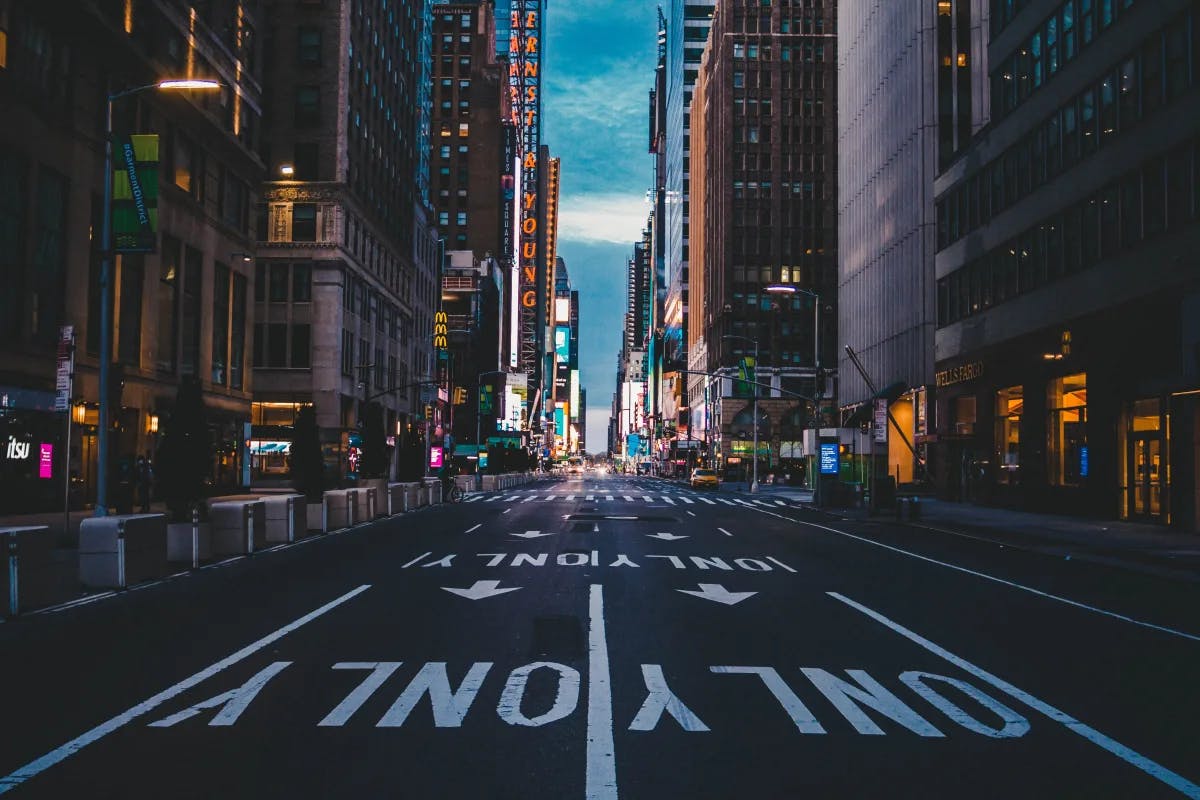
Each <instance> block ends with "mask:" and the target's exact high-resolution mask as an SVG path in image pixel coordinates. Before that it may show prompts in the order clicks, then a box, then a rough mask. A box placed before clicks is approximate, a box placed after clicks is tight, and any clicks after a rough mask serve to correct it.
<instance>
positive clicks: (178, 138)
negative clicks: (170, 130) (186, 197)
mask: <svg viewBox="0 0 1200 800" xmlns="http://www.w3.org/2000/svg"><path fill="white" fill-rule="evenodd" d="M173 160H174V167H175V169H174V173H175V185H176V186H178V187H179V188H180V189H183V190H184V191H185V192H187V193H188V194H190V195H191V196H192V197H193V198H194V199H196V200H202V199H203V198H204V192H203V187H204V162H203V156H202V154H201V152H200V148H198V147H196V145H195V143H194V142H193V141H192V140H191V139H189V138H187V137H186V136H184V135H183V134H179V133H177V134H175V152H174V154H173Z"/></svg>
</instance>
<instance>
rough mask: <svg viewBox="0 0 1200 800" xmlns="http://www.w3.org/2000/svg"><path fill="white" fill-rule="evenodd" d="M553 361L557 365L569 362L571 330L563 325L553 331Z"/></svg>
mask: <svg viewBox="0 0 1200 800" xmlns="http://www.w3.org/2000/svg"><path fill="white" fill-rule="evenodd" d="M554 360H555V361H557V362H558V363H559V364H566V363H567V362H568V361H570V360H571V329H570V328H568V327H567V326H565V325H559V326H558V327H556V328H555V329H554Z"/></svg>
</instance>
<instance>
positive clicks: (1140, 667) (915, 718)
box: [0, 475, 1200, 800]
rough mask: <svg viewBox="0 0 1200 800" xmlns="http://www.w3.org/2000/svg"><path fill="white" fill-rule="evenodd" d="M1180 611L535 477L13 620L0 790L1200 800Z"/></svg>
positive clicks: (1155, 592) (1179, 605) (1090, 586)
mask: <svg viewBox="0 0 1200 800" xmlns="http://www.w3.org/2000/svg"><path fill="white" fill-rule="evenodd" d="M1198 595H1200V591H1198V586H1197V584H1196V583H1195V582H1192V581H1189V580H1168V579H1163V578H1161V577H1156V576H1150V575H1144V574H1140V573H1138V572H1135V571H1130V570H1124V569H1120V568H1118V567H1115V566H1108V565H1104V564H1097V563H1089V562H1081V561H1079V560H1064V559H1061V558H1052V557H1048V556H1046V555H1043V554H1037V553H1030V552H1027V551H1023V550H1017V549H1012V548H998V547H995V546H992V545H988V544H985V543H982V542H976V541H970V540H964V539H961V538H956V537H950V536H945V535H942V534H938V533H936V532H932V531H923V530H921V529H918V528H913V527H909V526H899V525H896V524H889V523H877V522H848V521H839V520H837V519H834V518H833V517H830V516H827V515H822V514H817V513H815V512H810V511H806V510H803V509H801V508H799V507H797V506H795V505H793V504H792V503H790V502H787V501H783V500H778V499H774V498H771V497H769V496H767V495H762V496H752V495H745V494H737V493H732V492H727V491H721V492H709V493H702V492H696V491H692V490H690V489H687V488H684V487H682V486H680V485H678V484H671V483H667V482H665V481H661V480H657V479H651V478H633V477H626V476H619V475H616V476H601V475H584V476H579V477H571V478H570V479H566V480H556V479H545V480H541V481H538V482H536V483H533V484H527V485H525V486H523V487H521V488H520V489H519V490H513V491H506V492H491V493H482V494H470V495H468V496H467V498H466V501H465V502H463V503H461V504H457V505H437V506H432V507H429V508H426V509H423V510H421V511H417V512H413V513H409V514H404V515H400V516H396V517H391V518H386V519H382V520H379V521H377V522H373V523H368V524H365V525H359V526H356V527H354V528H351V529H348V530H345V531H343V532H340V533H336V534H331V535H326V536H317V537H313V538H310V539H305V540H302V541H301V542H300V543H297V544H294V545H288V546H283V547H280V548H276V549H274V550H271V551H268V552H262V553H258V554H255V555H254V556H251V557H246V558H240V559H235V560H232V561H228V562H225V563H220V564H217V565H216V566H214V567H212V568H209V569H202V570H198V571H195V572H190V573H184V574H181V575H179V576H176V577H174V578H172V579H168V580H166V581H162V582H157V583H153V584H150V585H146V586H144V587H141V588H134V589H131V590H129V591H126V592H121V593H117V594H115V595H112V596H104V597H102V598H101V599H98V600H96V601H95V602H90V603H85V604H79V605H75V606H73V607H67V608H60V609H56V610H51V611H48V612H43V613H37V614H33V615H30V616H26V617H22V618H19V619H14V620H10V621H8V622H6V623H4V624H2V625H0V652H3V654H4V657H3V658H2V659H0V681H2V682H3V685H4V686H5V687H6V688H5V693H6V703H5V713H4V715H3V717H2V719H0V773H2V775H3V777H0V792H6V791H11V793H12V796H13V797H56V798H61V797H93V798H117V797H173V798H184V797H196V798H199V797H246V798H264V797H295V796H306V797H403V798H436V797H479V798H554V799H555V800H557V799H558V798H575V797H578V798H617V797H622V798H791V797H801V796H816V797H879V796H888V797H914V798H915V797H929V796H935V795H936V796H940V797H973V798H974V797H1014V796H1016V797H1090V798H1095V797H1122V798H1129V797H1137V798H1153V797H1178V796H1188V797H1197V796H1200V789H1198V788H1197V786H1196V783H1195V781H1196V780H1198V779H1200V770H1197V769H1196V764H1200V744H1198V743H1197V740H1196V739H1195V737H1192V736H1187V735H1184V733H1185V732H1186V731H1188V730H1189V729H1190V724H1191V721H1192V720H1194V719H1195V718H1196V717H1197V715H1198V714H1200V692H1198V691H1197V689H1196V681H1195V667H1196V665H1197V663H1200V626H1197V625H1196V624H1195V615H1194V609H1195V608H1196V607H1197V605H1196V604H1197V600H1198Z"/></svg>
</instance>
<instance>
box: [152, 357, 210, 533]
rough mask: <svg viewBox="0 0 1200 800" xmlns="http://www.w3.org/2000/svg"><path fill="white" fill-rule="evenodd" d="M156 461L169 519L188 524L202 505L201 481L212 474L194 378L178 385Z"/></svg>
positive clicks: (205, 415)
mask: <svg viewBox="0 0 1200 800" xmlns="http://www.w3.org/2000/svg"><path fill="white" fill-rule="evenodd" d="M157 461H158V480H159V487H160V488H161V491H162V496H163V499H164V500H166V503H167V508H168V509H170V512H171V519H172V520H173V521H175V522H187V521H188V520H190V519H191V517H192V509H193V508H196V507H202V506H203V502H202V501H203V500H204V495H205V491H204V482H205V479H206V478H207V477H208V476H209V474H210V473H211V471H212V448H211V446H210V443H209V431H208V413H207V411H206V409H205V407H204V395H203V393H202V390H201V388H200V380H199V379H198V378H196V377H194V376H189V377H187V378H184V379H183V382H182V383H180V384H179V394H178V396H177V397H176V398H175V408H174V410H173V411H172V412H171V416H170V417H169V418H168V419H167V424H166V430H165V431H164V433H163V439H162V444H161V445H160V446H159V448H158V459H157Z"/></svg>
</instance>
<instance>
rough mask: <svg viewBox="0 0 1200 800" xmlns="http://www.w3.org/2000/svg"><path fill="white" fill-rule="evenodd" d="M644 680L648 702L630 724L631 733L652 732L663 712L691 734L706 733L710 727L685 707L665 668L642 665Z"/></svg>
mask: <svg viewBox="0 0 1200 800" xmlns="http://www.w3.org/2000/svg"><path fill="white" fill-rule="evenodd" d="M642 678H643V680H645V682H646V692H647V694H646V700H645V702H643V703H642V707H641V709H640V710H639V711H638V713H637V716H636V717H634V718H633V722H631V723H630V724H629V730H631V731H651V730H654V728H656V727H657V726H658V721H659V720H660V719H662V715H663V712H664V711H665V712H667V713H668V714H670V715H671V717H672V718H673V719H674V720H675V721H676V722H678V723H679V724H680V726H681V727H682V728H683V729H684V730H685V731H688V732H689V733H691V732H698V733H705V732H707V731H708V730H709V727H708V726H707V725H705V724H704V722H703V721H701V719H700V718H699V717H697V716H696V713H695V712H694V711H692V710H691V709H690V708H688V707H687V706H686V705H684V702H683V701H682V700H680V699H679V698H678V697H677V696H676V695H675V693H674V692H672V691H671V689H670V687H668V686H667V677H666V676H665V675H663V668H662V666H661V665H659V664H642Z"/></svg>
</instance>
